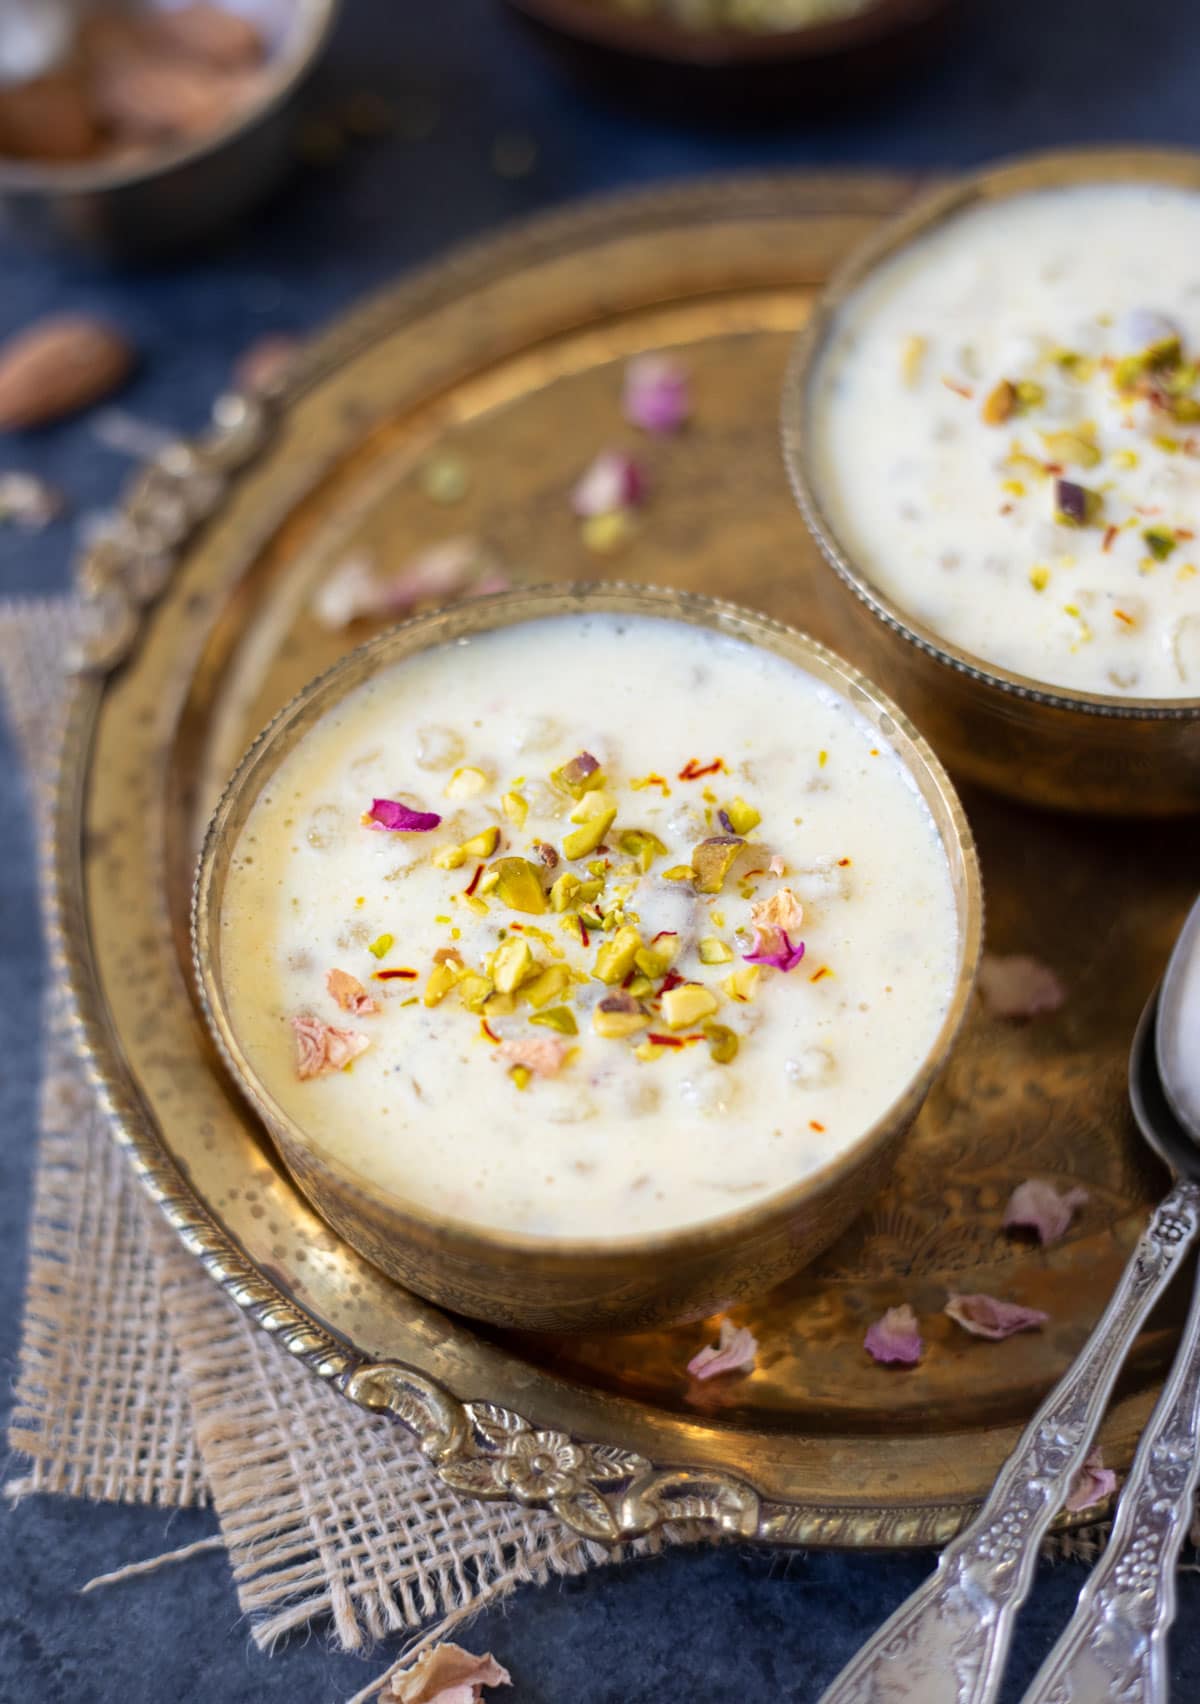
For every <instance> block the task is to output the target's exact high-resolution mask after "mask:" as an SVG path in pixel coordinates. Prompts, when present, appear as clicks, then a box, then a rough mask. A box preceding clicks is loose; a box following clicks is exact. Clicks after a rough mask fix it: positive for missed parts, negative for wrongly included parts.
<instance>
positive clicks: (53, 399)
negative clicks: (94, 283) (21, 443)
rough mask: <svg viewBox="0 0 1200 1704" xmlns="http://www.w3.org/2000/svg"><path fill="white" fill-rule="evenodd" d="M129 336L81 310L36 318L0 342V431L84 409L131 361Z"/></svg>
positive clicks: (112, 386)
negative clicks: (127, 337)
mask: <svg viewBox="0 0 1200 1704" xmlns="http://www.w3.org/2000/svg"><path fill="white" fill-rule="evenodd" d="M133 360H134V352H133V347H132V345H131V344H130V343H129V341H128V340H127V339H126V338H125V337H123V336H122V335H121V333H120V332H119V331H115V330H114V329H113V327H112V326H109V325H105V324H104V323H103V321H101V320H96V319H89V318H88V317H86V316H85V315H83V314H64V315H61V316H60V317H57V318H55V319H45V320H38V321H37V322H36V323H35V324H34V325H31V326H27V327H26V329H25V330H24V331H20V332H18V333H17V334H16V336H15V337H10V338H9V340H8V342H7V343H4V344H0V431H5V432H12V431H18V430H20V429H22V428H24V427H27V426H44V425H46V424H47V423H48V422H50V421H52V420H61V419H62V418H63V417H64V416H66V415H68V414H76V413H78V411H79V410H80V409H82V408H88V407H90V406H91V404H92V403H94V402H99V400H100V398H101V397H104V396H107V395H108V394H109V392H110V391H114V390H116V388H117V386H118V385H119V384H120V383H121V381H122V380H123V379H124V378H125V376H126V374H127V373H128V372H129V370H130V368H131V367H132V366H133Z"/></svg>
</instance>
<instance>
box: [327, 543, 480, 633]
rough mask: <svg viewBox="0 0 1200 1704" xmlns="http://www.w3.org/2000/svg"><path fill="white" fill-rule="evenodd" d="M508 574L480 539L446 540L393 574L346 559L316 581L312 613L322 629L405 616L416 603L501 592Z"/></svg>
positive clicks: (358, 558)
mask: <svg viewBox="0 0 1200 1704" xmlns="http://www.w3.org/2000/svg"><path fill="white" fill-rule="evenodd" d="M510 584H511V581H510V577H509V575H508V574H507V573H506V572H505V570H504V569H503V567H502V566H501V564H500V563H498V562H497V561H496V559H495V556H494V554H493V553H492V552H491V551H490V550H489V549H488V548H487V546H486V545H485V544H483V542H482V541H481V540H480V539H477V538H470V537H463V538H450V539H446V540H444V541H443V542H442V543H441V544H435V545H433V546H432V547H431V548H430V549H428V550H423V551H421V552H420V553H419V554H418V555H416V556H414V557H413V558H412V559H411V560H410V561H408V562H406V563H404V564H403V565H402V566H401V567H400V568H399V569H397V570H396V571H395V572H394V573H391V574H389V573H386V572H383V571H381V570H380V569H379V568H378V566H377V565H376V564H375V563H374V562H372V561H371V560H370V558H368V557H366V556H351V557H348V558H347V559H346V560H345V561H344V562H341V563H339V564H338V566H337V567H336V568H334V569H333V571H332V573H330V574H328V575H327V576H326V578H325V579H324V580H323V581H322V583H321V585H320V586H319V587H318V588H317V591H316V593H315V595H314V597H313V601H312V611H313V614H314V615H315V616H316V618H317V620H318V621H319V622H320V623H321V625H322V626H323V627H328V628H331V629H334V630H336V629H339V628H342V627H348V626H349V625H350V623H351V622H352V621H362V620H367V619H373V620H380V619H387V618H389V617H390V618H395V617H398V616H402V615H407V614H409V613H410V611H412V610H414V609H415V608H416V607H417V606H418V605H419V604H427V603H429V604H448V603H454V602H455V601H457V600H459V599H463V598H469V597H483V596H484V595H485V594H487V593H490V592H503V591H507V589H508V587H509V585H510Z"/></svg>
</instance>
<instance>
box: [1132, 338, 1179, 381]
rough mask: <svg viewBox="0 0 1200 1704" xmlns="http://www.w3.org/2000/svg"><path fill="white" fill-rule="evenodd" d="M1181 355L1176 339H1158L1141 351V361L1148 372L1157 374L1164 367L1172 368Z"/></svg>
mask: <svg viewBox="0 0 1200 1704" xmlns="http://www.w3.org/2000/svg"><path fill="white" fill-rule="evenodd" d="M1182 353H1183V350H1182V348H1181V346H1180V342H1179V339H1178V337H1175V336H1171V337H1160V338H1159V339H1158V340H1157V342H1155V343H1151V344H1150V345H1149V346H1148V347H1147V348H1145V349H1143V350H1142V360H1143V362H1144V363H1145V365H1146V367H1147V368H1148V369H1149V371H1150V372H1152V373H1157V372H1161V370H1162V369H1163V368H1164V367H1173V366H1174V365H1175V363H1176V362H1177V361H1178V360H1179V358H1180V356H1181V355H1182Z"/></svg>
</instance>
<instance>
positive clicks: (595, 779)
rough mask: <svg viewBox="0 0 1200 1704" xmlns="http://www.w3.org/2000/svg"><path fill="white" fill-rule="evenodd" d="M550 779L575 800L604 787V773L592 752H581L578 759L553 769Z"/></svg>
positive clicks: (572, 759)
mask: <svg viewBox="0 0 1200 1704" xmlns="http://www.w3.org/2000/svg"><path fill="white" fill-rule="evenodd" d="M550 779H551V781H553V782H554V785H555V786H556V787H561V788H562V790H563V792H564V793H570V795H571V797H572V798H573V799H582V797H583V795H584V794H585V793H594V792H596V791H597V790H598V789H599V788H601V787H603V786H604V772H603V770H602V769H601V768H600V765H599V763H597V761H596V759H595V758H594V757H593V756H592V754H591V752H590V751H581V752H580V753H579V755H578V757H573V758H571V759H570V761H569V762H567V763H564V764H563V765H562V766H561V767H560V768H558V769H552V770H551V771H550ZM572 820H573V821H574V820H575V819H574V818H573V819H572Z"/></svg>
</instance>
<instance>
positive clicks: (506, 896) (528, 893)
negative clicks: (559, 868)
mask: <svg viewBox="0 0 1200 1704" xmlns="http://www.w3.org/2000/svg"><path fill="white" fill-rule="evenodd" d="M492 870H493V871H495V874H496V896H497V898H498V899H501V900H502V901H503V902H504V904H505V905H507V906H508V907H509V909H510V910H512V911H524V912H527V913H528V914H529V915H531V916H534V917H536V916H538V915H539V913H541V912H543V911H545V909H546V895H545V894H544V893H543V891H542V883H541V878H540V876H539V875H538V873H537V871H536V869H535V868H534V867H533V865H532V864H531V863H530V862H529V859H528V858H501V859H499V860H498V861H497V862H496V863H495V864H493V865H492ZM489 873H490V872H489Z"/></svg>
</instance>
